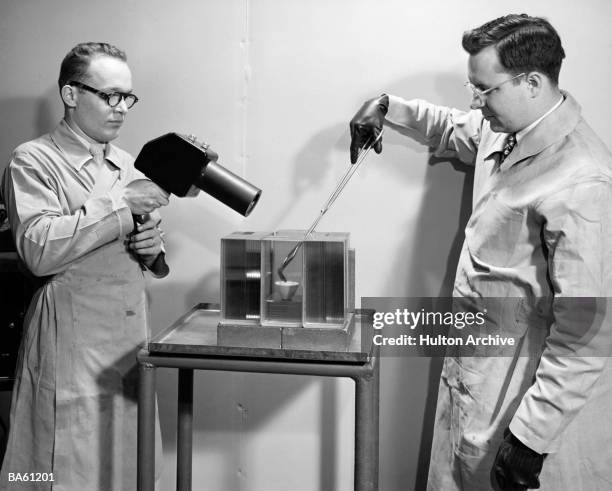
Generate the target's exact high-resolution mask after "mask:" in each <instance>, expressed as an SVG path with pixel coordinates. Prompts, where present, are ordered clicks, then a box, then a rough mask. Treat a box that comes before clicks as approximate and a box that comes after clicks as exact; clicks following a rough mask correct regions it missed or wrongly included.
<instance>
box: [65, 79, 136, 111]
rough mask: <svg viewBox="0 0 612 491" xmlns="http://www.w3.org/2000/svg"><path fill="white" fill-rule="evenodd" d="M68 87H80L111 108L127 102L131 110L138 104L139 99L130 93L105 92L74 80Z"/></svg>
mask: <svg viewBox="0 0 612 491" xmlns="http://www.w3.org/2000/svg"><path fill="white" fill-rule="evenodd" d="M67 85H74V86H75V87H79V88H80V89H83V90H86V91H87V92H91V93H92V94H96V95H97V96H98V97H99V98H100V99H103V100H104V101H106V103H107V104H108V105H109V106H110V107H116V106H118V105H119V103H120V102H121V101H122V100H123V101H125V105H126V106H127V108H128V109H130V108H131V107H132V106H133V105H134V104H136V103H137V102H138V97H136V96H135V95H134V94H132V93H129V92H110V93H109V92H103V91H101V90H98V89H94V88H93V87H90V86H89V85H86V84H84V83H81V82H77V81H75V80H72V81H70V82H68V84H67Z"/></svg>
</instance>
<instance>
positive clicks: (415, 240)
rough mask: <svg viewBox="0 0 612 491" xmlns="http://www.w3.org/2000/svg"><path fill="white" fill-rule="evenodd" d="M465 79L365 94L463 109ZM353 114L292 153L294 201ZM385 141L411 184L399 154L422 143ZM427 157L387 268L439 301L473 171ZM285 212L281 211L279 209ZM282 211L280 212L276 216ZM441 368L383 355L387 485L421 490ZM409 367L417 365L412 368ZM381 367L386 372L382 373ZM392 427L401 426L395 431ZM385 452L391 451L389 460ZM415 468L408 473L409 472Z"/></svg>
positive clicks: (436, 79) (401, 176)
mask: <svg viewBox="0 0 612 491" xmlns="http://www.w3.org/2000/svg"><path fill="white" fill-rule="evenodd" d="M463 83H464V80H463V78H462V77H460V76H458V75H457V74H456V73H446V74H439V73H436V74H432V73H425V74H419V75H418V76H415V77H410V78H406V79H404V80H400V81H397V82H395V83H392V84H389V85H388V86H387V87H384V88H373V89H372V91H371V93H370V94H368V95H366V96H365V97H364V98H363V100H365V99H367V98H368V97H372V95H375V94H377V93H380V92H381V89H382V90H385V91H387V92H388V93H391V94H395V95H400V96H402V97H404V98H406V99H410V98H423V99H426V100H428V101H430V102H433V103H436V104H441V105H447V106H451V107H458V108H464V109H466V110H467V109H468V106H469V100H467V98H466V96H465V91H464V90H463ZM358 108H359V104H358V105H356V107H355V111H357V109H358ZM351 117H352V114H347V118H346V123H342V124H337V125H333V126H330V127H327V128H325V129H324V130H322V131H320V132H318V133H317V134H315V136H314V137H312V138H311V139H310V140H308V142H307V143H306V144H305V145H304V147H303V148H302V150H301V151H300V152H299V153H298V155H297V157H296V162H295V171H294V194H293V197H294V199H293V200H292V203H297V202H299V196H300V195H301V194H303V193H304V191H306V190H307V189H309V188H310V187H313V186H318V185H320V184H321V181H322V180H323V178H324V176H325V174H326V172H327V170H328V169H329V166H330V165H331V162H330V156H331V149H334V150H337V151H340V152H346V153H347V155H348V146H349V137H348V132H347V126H348V121H349V120H350V118H351ZM384 141H385V145H384V147H385V148H386V150H387V151H386V154H387V160H388V159H389V157H391V158H395V157H396V156H397V157H399V158H401V159H402V161H400V162H397V165H390V166H389V167H388V168H389V171H390V172H392V173H393V174H394V176H393V177H394V178H396V179H397V180H399V181H400V182H405V183H406V185H407V186H408V185H410V179H412V176H413V175H414V170H413V169H411V168H410V166H409V165H405V164H406V162H405V160H403V159H404V157H403V156H404V155H405V153H406V151H412V152H421V151H422V148H423V147H422V145H421V144H420V143H417V142H415V141H414V140H413V139H411V138H409V137H407V136H405V135H402V134H399V133H398V132H397V131H394V130H392V129H388V130H387V132H386V134H385V137H384ZM402 149H403V150H402ZM383 152H384V150H383ZM427 164H428V165H427V169H426V172H425V178H424V182H423V187H424V193H423V199H422V202H421V205H420V209H421V210H423V212H422V213H421V214H420V215H419V216H418V218H417V221H416V224H414V223H413V224H412V225H411V227H404V229H405V230H410V231H411V232H410V233H409V234H407V235H406V237H405V239H404V241H403V242H402V244H401V246H400V247H399V249H398V250H400V251H405V250H412V251H413V252H412V256H411V257H409V258H406V256H403V255H398V256H397V258H396V261H395V264H394V265H393V267H392V268H391V270H393V271H399V272H403V273H404V274H406V279H407V280H408V279H409V280H410V284H408V285H407V287H406V289H405V291H407V292H409V294H411V295H416V296H422V295H431V296H435V295H437V296H438V297H439V298H440V301H444V299H445V298H448V297H450V295H451V294H452V285H453V282H454V276H455V270H456V267H457V262H458V259H459V254H460V251H461V245H462V243H463V233H464V232H463V231H464V228H465V225H466V224H467V221H468V219H469V215H470V213H471V194H472V184H473V172H472V169H471V168H469V167H468V166H465V165H464V164H462V163H460V162H459V161H457V160H452V159H440V158H435V157H433V156H432V155H431V154H430V155H429V158H428V159H427ZM441 164H442V165H444V164H448V165H451V166H452V167H453V168H454V169H456V170H457V171H459V172H462V173H464V178H463V184H462V192H461V194H460V198H459V201H458V202H449V196H448V192H447V188H445V183H444V182H440V181H441V180H440V177H439V176H440V173H439V172H437V166H439V165H441ZM457 195H458V194H457ZM285 213H289V210H288V209H286V210H285ZM284 216H286V215H285V214H283V217H284ZM283 217H278V220H279V221H280V220H281V219H282V218H283ZM272 223H278V222H272ZM439 224H443V226H444V227H446V228H448V227H449V224H451V225H450V226H451V227H452V230H453V233H452V235H453V238H452V241H451V243H450V244H449V243H448V235H449V234H448V230H445V231H444V233H443V234H442V233H441V229H440V226H439ZM453 224H454V225H453ZM396 228H398V229H399V227H396ZM432 247H434V248H435V247H438V248H440V256H438V257H436V255H435V254H432ZM440 263H443V264H445V268H444V272H443V276H442V278H440ZM408 272H410V275H408ZM432 278H434V280H435V281H436V282H438V286H437V288H434V290H433V291H431V292H429V291H425V292H424V291H423V287H424V285H425V286H427V285H428V283H431V279H432ZM385 364H386V365H387V367H385ZM441 367H442V359H440V358H432V359H409V358H396V359H385V360H383V364H382V373H383V377H382V380H381V415H382V414H384V417H381V455H385V456H386V460H385V461H381V485H385V489H400V487H401V486H406V485H407V484H408V483H414V486H415V487H414V489H424V488H425V486H426V481H427V472H428V466H429V456H430V452H431V442H432V436H433V425H434V416H435V406H436V400H437V392H438V382H439V375H440V372H441ZM415 370H417V371H418V372H417V373H415ZM384 374H387V377H385V376H384ZM402 374H403V375H402ZM415 398H416V399H415ZM417 399H418V400H417ZM423 399H424V400H423ZM388 404H392V405H393V407H388ZM385 406H387V407H385ZM420 408H423V409H420ZM415 410H416V411H417V412H416V413H415ZM418 411H422V412H421V413H419V412H418ZM330 414H333V413H330ZM407 415H409V417H407ZM398 429H402V431H401V433H399V434H398ZM416 441H418V444H416ZM413 442H414V443H413ZM415 452H416V453H415ZM390 456H397V457H396V458H393V457H391V459H389V457H390ZM406 464H408V465H406ZM408 469H412V470H408ZM413 473H414V475H409V474H413ZM398 486H399V487H398ZM402 489H403V488H402Z"/></svg>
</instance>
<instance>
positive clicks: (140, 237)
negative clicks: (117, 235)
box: [128, 215, 164, 266]
mask: <svg viewBox="0 0 612 491" xmlns="http://www.w3.org/2000/svg"><path fill="white" fill-rule="evenodd" d="M158 225H159V219H157V218H154V217H151V216H148V215H147V216H146V221H145V222H144V223H137V224H136V229H135V230H134V232H133V233H132V234H131V235H130V238H129V240H128V249H130V250H131V251H132V252H133V253H134V254H136V255H137V256H139V257H140V258H141V259H142V261H143V262H144V263H145V264H146V265H147V266H148V265H150V264H152V263H153V262H154V261H155V258H157V256H158V255H159V253H160V252H162V245H163V243H164V241H163V232H162V231H161V230H160V228H159V227H158Z"/></svg>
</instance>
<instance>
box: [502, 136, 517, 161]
mask: <svg viewBox="0 0 612 491" xmlns="http://www.w3.org/2000/svg"><path fill="white" fill-rule="evenodd" d="M515 145H516V134H514V133H511V134H510V135H508V139H507V140H506V144H505V145H504V149H503V150H502V153H501V158H500V159H499V163H500V164H501V163H502V162H503V161H504V160H506V157H507V156H508V155H510V152H512V149H513V148H514V146H515Z"/></svg>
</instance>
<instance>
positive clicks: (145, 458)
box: [136, 363, 155, 491]
mask: <svg viewBox="0 0 612 491" xmlns="http://www.w3.org/2000/svg"><path fill="white" fill-rule="evenodd" d="M138 371H139V375H140V377H139V381H138V461H137V468H136V476H137V481H138V482H137V489H138V491H154V490H155V366H153V365H151V364H150V363H140V364H139V366H138Z"/></svg>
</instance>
